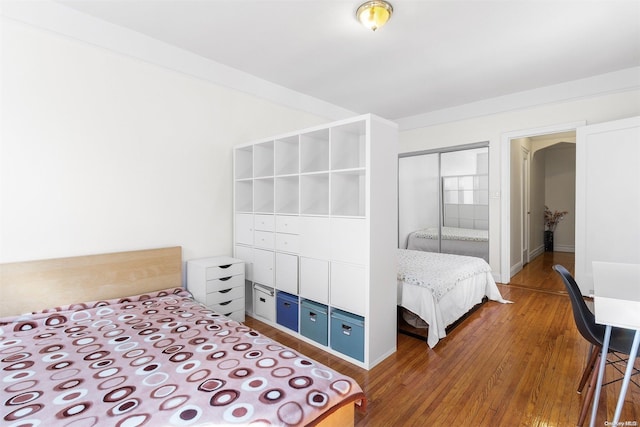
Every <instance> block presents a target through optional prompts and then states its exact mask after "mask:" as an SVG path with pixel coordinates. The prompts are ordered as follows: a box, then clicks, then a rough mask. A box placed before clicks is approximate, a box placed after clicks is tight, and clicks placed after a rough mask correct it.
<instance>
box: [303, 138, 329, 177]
mask: <svg viewBox="0 0 640 427" xmlns="http://www.w3.org/2000/svg"><path fill="white" fill-rule="evenodd" d="M328 170H329V129H322V130H318V131H314V132H309V133H305V134H302V135H300V172H301V173H309V172H322V171H328Z"/></svg>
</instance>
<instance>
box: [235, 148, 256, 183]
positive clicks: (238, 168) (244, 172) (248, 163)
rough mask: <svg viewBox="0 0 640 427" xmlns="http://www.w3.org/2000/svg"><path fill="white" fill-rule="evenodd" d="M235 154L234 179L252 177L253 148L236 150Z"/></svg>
mask: <svg viewBox="0 0 640 427" xmlns="http://www.w3.org/2000/svg"><path fill="white" fill-rule="evenodd" d="M235 153H236V158H235V178H236V179H246V178H251V177H253V146H248V147H242V148H238V149H236V150H235Z"/></svg>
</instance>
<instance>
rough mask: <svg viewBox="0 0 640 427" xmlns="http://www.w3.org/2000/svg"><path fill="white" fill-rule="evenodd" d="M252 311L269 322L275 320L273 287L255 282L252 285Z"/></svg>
mask: <svg viewBox="0 0 640 427" xmlns="http://www.w3.org/2000/svg"><path fill="white" fill-rule="evenodd" d="M253 313H254V314H255V315H256V316H258V317H262V318H263V319H266V320H268V321H270V322H275V321H276V302H275V292H274V290H273V289H271V288H268V287H266V286H262V285H259V284H257V283H256V284H255V285H253Z"/></svg>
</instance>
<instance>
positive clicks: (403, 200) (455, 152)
mask: <svg viewBox="0 0 640 427" xmlns="http://www.w3.org/2000/svg"><path fill="white" fill-rule="evenodd" d="M488 229H489V148H488V143H480V144H470V145H465V146H456V147H449V148H446V149H438V150H429V151H420V152H412V153H403V154H400V155H399V158H398V247H399V248H406V249H414V250H423V251H430V252H443V253H452V254H458V255H469V256H477V257H480V258H484V259H485V260H486V261H487V262H488V261H489V235H488Z"/></svg>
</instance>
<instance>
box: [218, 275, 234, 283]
mask: <svg viewBox="0 0 640 427" xmlns="http://www.w3.org/2000/svg"><path fill="white" fill-rule="evenodd" d="M232 277H233V276H229V277H221V278H220V279H218V280H220V281H221V282H226V281H227V280H229V279H231V278H232Z"/></svg>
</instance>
